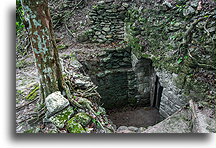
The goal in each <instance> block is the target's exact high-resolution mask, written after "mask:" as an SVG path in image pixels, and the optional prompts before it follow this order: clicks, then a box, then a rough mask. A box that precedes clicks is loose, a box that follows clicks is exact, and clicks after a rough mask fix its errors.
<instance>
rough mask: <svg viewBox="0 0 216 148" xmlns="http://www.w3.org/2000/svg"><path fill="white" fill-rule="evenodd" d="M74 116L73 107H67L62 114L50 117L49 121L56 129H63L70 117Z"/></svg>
mask: <svg viewBox="0 0 216 148" xmlns="http://www.w3.org/2000/svg"><path fill="white" fill-rule="evenodd" d="M73 114H74V110H73V107H71V106H69V107H68V108H67V109H65V110H63V111H62V112H60V113H58V114H56V115H54V116H52V117H51V118H50V121H51V122H52V123H53V124H54V125H55V126H56V127H58V128H63V127H64V124H65V122H66V121H67V120H69V119H70V117H71V116H72V115H73Z"/></svg>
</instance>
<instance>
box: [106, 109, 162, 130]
mask: <svg viewBox="0 0 216 148" xmlns="http://www.w3.org/2000/svg"><path fill="white" fill-rule="evenodd" d="M107 113H108V118H109V119H111V120H112V122H113V123H114V124H115V125H116V126H117V127H119V126H122V125H124V126H135V127H148V126H152V125H154V124H156V123H158V122H160V121H161V120H162V117H161V115H160V114H159V112H158V110H157V109H155V108H152V107H137V108H131V107H125V108H122V109H113V110H109V111H108V112H107Z"/></svg>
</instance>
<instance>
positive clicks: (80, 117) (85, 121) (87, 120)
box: [70, 113, 91, 126]
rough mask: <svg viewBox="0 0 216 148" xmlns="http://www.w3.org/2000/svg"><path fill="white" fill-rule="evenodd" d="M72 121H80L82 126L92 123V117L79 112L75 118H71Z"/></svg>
mask: <svg viewBox="0 0 216 148" xmlns="http://www.w3.org/2000/svg"><path fill="white" fill-rule="evenodd" d="M70 121H71V122H72V121H74V122H77V123H80V124H81V125H82V126H86V125H87V124H89V123H90V121H91V117H90V116H89V115H87V114H86V113H78V114H76V115H75V116H74V117H73V118H71V119H70Z"/></svg>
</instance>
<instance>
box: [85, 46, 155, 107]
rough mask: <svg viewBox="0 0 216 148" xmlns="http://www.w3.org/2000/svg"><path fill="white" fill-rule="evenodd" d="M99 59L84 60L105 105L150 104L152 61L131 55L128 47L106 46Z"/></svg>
mask: <svg viewBox="0 0 216 148" xmlns="http://www.w3.org/2000/svg"><path fill="white" fill-rule="evenodd" d="M104 51H105V52H104V53H103V54H100V55H99V56H98V60H97V61H93V60H92V61H91V60H88V61H85V62H82V63H83V65H84V67H86V68H85V69H88V73H89V75H90V77H91V79H92V81H93V82H94V84H96V85H97V86H98V89H97V91H98V92H99V94H100V95H101V97H102V98H101V103H102V104H103V106H104V107H105V108H110V109H111V108H118V107H123V106H125V105H128V104H130V105H139V106H149V105H150V99H149V98H150V82H151V81H150V78H151V72H152V67H151V62H150V60H147V59H141V60H140V59H137V58H135V57H133V56H132V55H131V49H130V48H129V47H119V48H114V49H104Z"/></svg>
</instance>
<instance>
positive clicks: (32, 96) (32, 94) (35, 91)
mask: <svg viewBox="0 0 216 148" xmlns="http://www.w3.org/2000/svg"><path fill="white" fill-rule="evenodd" d="M38 90H39V85H36V86H35V87H34V89H33V90H32V91H31V92H30V93H29V94H28V95H27V96H26V100H33V99H35V98H36V97H37V96H38V95H39V93H38Z"/></svg>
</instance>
